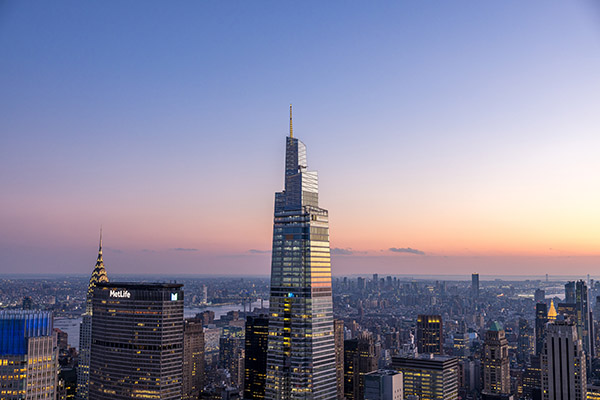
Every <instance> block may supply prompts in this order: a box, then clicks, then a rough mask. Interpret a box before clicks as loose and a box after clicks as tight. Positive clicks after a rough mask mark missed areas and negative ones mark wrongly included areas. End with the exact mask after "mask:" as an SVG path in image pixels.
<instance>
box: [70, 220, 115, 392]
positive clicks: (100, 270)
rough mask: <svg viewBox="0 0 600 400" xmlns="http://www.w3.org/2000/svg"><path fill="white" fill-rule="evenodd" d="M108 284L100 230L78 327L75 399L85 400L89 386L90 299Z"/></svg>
mask: <svg viewBox="0 0 600 400" xmlns="http://www.w3.org/2000/svg"><path fill="white" fill-rule="evenodd" d="M101 282H108V275H106V269H105V268H104V260H103V259H102V229H100V244H99V246H98V257H97V258H96V265H95V266H94V269H93V271H92V276H91V277H90V282H89V284H88V290H87V294H86V298H85V313H84V314H83V317H82V319H81V325H80V326H79V356H78V362H77V399H78V400H87V399H88V397H89V385H90V349H91V347H92V313H93V309H92V298H93V295H94V289H95V288H96V285H97V284H98V283H101Z"/></svg>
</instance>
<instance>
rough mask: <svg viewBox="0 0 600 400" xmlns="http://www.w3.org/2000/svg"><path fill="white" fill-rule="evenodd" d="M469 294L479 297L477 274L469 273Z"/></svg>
mask: <svg viewBox="0 0 600 400" xmlns="http://www.w3.org/2000/svg"><path fill="white" fill-rule="evenodd" d="M471 296H472V297H473V298H474V299H478V298H479V274H471Z"/></svg>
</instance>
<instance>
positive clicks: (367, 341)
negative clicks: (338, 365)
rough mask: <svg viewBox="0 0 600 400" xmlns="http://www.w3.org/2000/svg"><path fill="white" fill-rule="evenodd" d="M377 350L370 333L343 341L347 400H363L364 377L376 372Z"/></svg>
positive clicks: (362, 333)
mask: <svg viewBox="0 0 600 400" xmlns="http://www.w3.org/2000/svg"><path fill="white" fill-rule="evenodd" d="M378 353H379V352H378V349H377V347H376V346H375V341H374V339H373V335H372V334H371V333H370V332H361V333H360V335H359V336H358V337H357V338H354V339H349V340H345V341H344V395H345V397H346V399H347V400H363V399H364V397H365V385H364V376H365V375H366V374H368V373H369V372H373V371H376V370H377V364H378V361H379V354H378Z"/></svg>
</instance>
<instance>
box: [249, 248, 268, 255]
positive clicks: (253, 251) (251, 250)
mask: <svg viewBox="0 0 600 400" xmlns="http://www.w3.org/2000/svg"><path fill="white" fill-rule="evenodd" d="M270 252H271V250H257V249H250V250H248V253H252V254H268V253H270Z"/></svg>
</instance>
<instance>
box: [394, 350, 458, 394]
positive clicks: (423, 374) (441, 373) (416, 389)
mask: <svg viewBox="0 0 600 400" xmlns="http://www.w3.org/2000/svg"><path fill="white" fill-rule="evenodd" d="M392 367H393V368H394V369H395V370H396V371H399V372H401V373H402V376H403V389H404V398H409V396H418V397H413V398H417V399H428V400H455V399H457V398H458V358H456V357H447V356H440V355H434V354H420V355H419V356H417V357H414V358H412V357H411V358H407V357H393V358H392Z"/></svg>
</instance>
